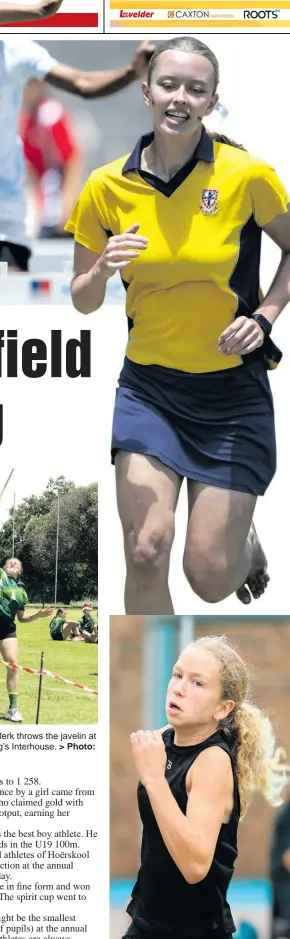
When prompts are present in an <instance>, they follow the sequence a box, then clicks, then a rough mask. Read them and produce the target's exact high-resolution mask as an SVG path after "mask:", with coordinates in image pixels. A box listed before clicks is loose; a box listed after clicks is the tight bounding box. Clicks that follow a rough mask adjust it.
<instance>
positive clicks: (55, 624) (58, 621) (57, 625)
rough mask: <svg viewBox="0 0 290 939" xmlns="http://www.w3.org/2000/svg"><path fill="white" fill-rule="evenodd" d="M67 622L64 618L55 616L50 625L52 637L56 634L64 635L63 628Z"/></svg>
mask: <svg viewBox="0 0 290 939" xmlns="http://www.w3.org/2000/svg"><path fill="white" fill-rule="evenodd" d="M65 622H66V620H65V617H64V616H54V617H53V619H52V620H51V622H50V624H49V630H50V635H51V636H55V635H56V633H62V628H61V627H62V626H63V624H64V623H65Z"/></svg>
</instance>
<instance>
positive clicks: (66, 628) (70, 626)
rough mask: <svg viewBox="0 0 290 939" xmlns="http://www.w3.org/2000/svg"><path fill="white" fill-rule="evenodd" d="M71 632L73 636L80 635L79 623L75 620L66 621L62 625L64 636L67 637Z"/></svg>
mask: <svg viewBox="0 0 290 939" xmlns="http://www.w3.org/2000/svg"><path fill="white" fill-rule="evenodd" d="M71 633H72V634H73V636H78V624H77V623H74V622H73V620H71V621H70V622H69V623H64V625H63V627H62V638H63V639H67V637H68V636H70V635H71Z"/></svg>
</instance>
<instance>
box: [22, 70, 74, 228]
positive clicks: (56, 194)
mask: <svg viewBox="0 0 290 939" xmlns="http://www.w3.org/2000/svg"><path fill="white" fill-rule="evenodd" d="M20 136H21V139H22V143H23V152H24V156H25V159H26V171H27V176H28V181H29V197H30V199H29V201H30V200H31V203H32V213H33V220H34V228H35V229H36V232H37V236H38V237H40V238H63V237H65V235H66V236H67V233H66V232H65V231H64V225H65V222H66V220H67V216H68V214H69V212H70V211H71V209H72V206H73V204H74V202H75V200H76V198H77V196H78V193H79V189H80V185H81V176H82V169H83V158H82V151H81V148H80V145H79V142H78V136H77V130H76V127H74V126H73V122H72V120H71V117H70V115H69V113H68V111H66V110H65V108H64V107H63V104H62V103H61V102H60V101H58V99H57V98H54V97H52V96H51V95H49V94H48V92H47V88H46V84H45V82H41V81H38V80H37V79H35V78H33V79H32V80H31V81H30V82H28V84H27V85H26V87H25V89H24V99H23V108H22V111H21V116H20Z"/></svg>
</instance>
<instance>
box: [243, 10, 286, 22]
mask: <svg viewBox="0 0 290 939" xmlns="http://www.w3.org/2000/svg"><path fill="white" fill-rule="evenodd" d="M279 13H280V10H244V20H277V19H278V18H279Z"/></svg>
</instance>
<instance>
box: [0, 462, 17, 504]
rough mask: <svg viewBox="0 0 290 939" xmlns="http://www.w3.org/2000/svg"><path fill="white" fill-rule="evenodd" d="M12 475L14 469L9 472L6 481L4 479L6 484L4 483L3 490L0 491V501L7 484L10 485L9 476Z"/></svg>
mask: <svg viewBox="0 0 290 939" xmlns="http://www.w3.org/2000/svg"><path fill="white" fill-rule="evenodd" d="M13 473H14V469H12V470H11V473H9V476H8V479H6V483H4V486H3V489H1V492H0V499H2V496H3V495H4V492H5V489H6V486H8V483H10V479H11V476H12V475H13Z"/></svg>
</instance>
